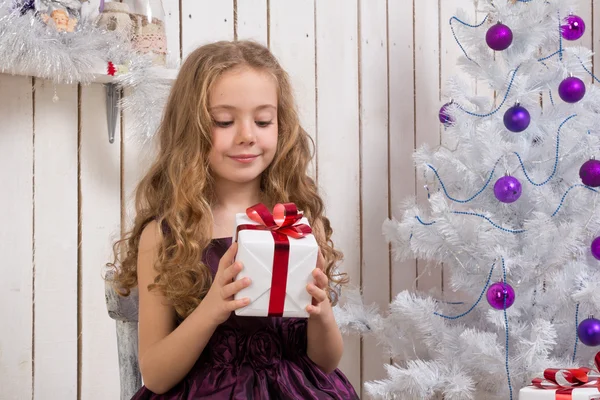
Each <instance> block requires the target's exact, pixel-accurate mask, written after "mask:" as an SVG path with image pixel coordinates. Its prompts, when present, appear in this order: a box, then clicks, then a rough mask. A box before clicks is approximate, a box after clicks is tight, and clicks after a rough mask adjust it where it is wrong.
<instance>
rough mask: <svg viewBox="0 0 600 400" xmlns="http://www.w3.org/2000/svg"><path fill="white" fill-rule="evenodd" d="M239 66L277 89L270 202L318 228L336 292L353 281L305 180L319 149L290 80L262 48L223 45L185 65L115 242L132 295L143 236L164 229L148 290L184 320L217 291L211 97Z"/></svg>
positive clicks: (265, 178)
mask: <svg viewBox="0 0 600 400" xmlns="http://www.w3.org/2000/svg"><path fill="white" fill-rule="evenodd" d="M236 67H249V68H253V69H256V70H259V71H266V72H268V73H270V74H271V75H272V76H273V77H274V78H275V79H276V81H277V85H278V115H277V120H278V126H279V139H278V143H277V151H276V154H275V158H274V159H273V162H272V163H271V164H270V165H269V167H268V168H267V169H266V170H265V171H264V172H263V173H262V177H261V197H262V199H264V203H265V204H267V205H270V206H272V205H274V204H275V203H281V202H293V203H296V205H297V206H298V209H300V210H303V211H304V215H305V216H306V217H307V218H308V220H309V221H310V223H311V225H312V226H313V229H314V233H315V238H316V239H317V242H318V244H319V246H320V248H321V251H322V253H323V256H324V258H325V261H326V267H325V273H326V275H327V277H328V278H329V280H330V283H331V286H333V287H336V286H337V287H339V286H341V285H343V284H345V283H347V277H346V275H345V274H342V273H337V272H336V264H337V263H338V261H340V260H341V259H342V253H341V252H339V251H338V250H336V249H334V246H333V243H332V241H331V234H332V229H331V226H330V223H329V220H328V219H327V218H326V217H325V216H324V215H323V209H324V207H323V200H322V199H321V197H320V196H319V194H318V191H317V187H316V185H315V183H314V181H313V180H312V179H311V178H310V177H309V176H308V175H307V173H306V171H307V167H308V164H309V162H310V160H311V158H312V152H311V145H312V147H313V148H314V143H313V142H312V140H311V138H310V136H309V135H308V134H307V133H306V131H305V130H304V129H303V128H302V127H301V126H300V122H299V118H298V113H297V111H296V105H295V102H294V97H293V94H292V87H291V84H290V79H289V77H288V75H287V73H286V72H285V71H284V70H283V68H281V66H280V65H279V63H278V62H277V59H276V58H275V57H274V56H273V54H271V52H270V51H269V50H268V49H267V48H266V47H264V46H262V45H260V44H258V43H254V42H251V41H233V42H228V41H222V42H216V43H212V44H208V45H205V46H202V47H200V48H198V49H197V50H195V51H194V52H193V53H191V54H190V55H189V56H188V57H187V59H186V61H185V63H184V64H183V65H182V66H181V69H180V71H179V75H178V77H177V80H176V81H175V83H174V85H173V88H172V90H171V93H170V96H169V99H168V102H167V104H166V107H165V112H164V115H163V118H162V122H161V124H160V127H159V129H158V133H157V135H158V140H159V151H158V157H157V159H156V160H155V161H154V163H153V164H152V166H151V167H150V170H149V171H148V173H147V174H146V175H145V176H144V178H143V179H142V180H141V181H140V183H139V185H138V186H137V189H136V200H135V212H136V217H135V221H134V224H133V228H132V229H131V231H129V232H128V233H126V234H125V235H124V236H123V237H122V238H121V240H119V241H117V242H116V243H115V245H114V255H115V260H114V263H112V264H109V265H110V266H112V267H114V269H115V271H116V275H115V278H114V286H115V288H116V289H117V291H118V292H119V293H120V294H121V295H123V296H128V295H129V294H130V292H131V289H133V288H135V287H136V286H137V284H138V282H137V268H136V267H137V258H138V246H139V242H140V236H141V234H142V231H143V230H144V228H145V227H146V225H147V224H148V223H149V222H151V221H153V220H156V221H157V223H158V225H159V226H160V227H163V229H160V237H161V245H160V248H159V258H158V261H157V263H156V265H155V266H154V267H155V269H156V271H157V273H158V275H157V277H156V279H155V281H154V283H153V284H151V285H150V286H149V287H148V289H149V290H159V291H161V292H162V293H163V294H164V295H165V296H166V298H167V299H168V300H169V302H170V304H171V305H172V306H173V307H174V308H175V311H176V312H177V315H178V317H179V318H180V319H184V318H186V317H187V316H188V315H189V314H190V313H191V312H192V311H193V310H194V309H195V308H196V307H197V306H198V304H199V303H200V301H201V300H202V299H203V298H204V296H205V295H206V293H207V292H208V290H209V288H210V285H211V284H212V275H211V272H210V269H209V268H208V266H207V265H205V264H204V263H203V262H202V252H203V250H204V249H205V248H206V247H207V246H208V245H209V243H210V241H211V238H212V226H213V217H212V212H211V206H212V205H213V204H214V202H215V201H216V199H215V196H214V193H215V191H214V180H213V178H212V176H211V171H210V168H209V163H208V154H209V152H210V149H211V130H212V128H213V124H214V121H213V119H212V117H211V115H210V113H209V111H208V108H209V92H210V89H211V88H212V86H213V85H214V83H215V82H216V81H217V79H218V78H219V77H220V76H221V75H222V74H223V73H224V72H225V71H228V70H231V69H232V68H236ZM164 228H168V229H164ZM115 265H118V268H117V267H115ZM331 286H330V289H329V298H330V300H331V301H332V303H333V304H335V303H336V301H337V291H336V290H334V289H333V287H331Z"/></svg>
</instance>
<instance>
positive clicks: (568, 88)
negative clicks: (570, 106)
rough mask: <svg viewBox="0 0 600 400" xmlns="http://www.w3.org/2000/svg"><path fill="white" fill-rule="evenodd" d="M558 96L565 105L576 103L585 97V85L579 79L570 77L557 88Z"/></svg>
mask: <svg viewBox="0 0 600 400" xmlns="http://www.w3.org/2000/svg"><path fill="white" fill-rule="evenodd" d="M558 95H559V96H560V98H561V99H563V101H565V102H567V103H577V102H578V101H579V100H581V99H583V96H585V83H583V81H582V80H581V79H579V78H576V77H574V76H570V77H568V78H566V79H565V80H563V81H562V82H561V83H560V85H559V86H558Z"/></svg>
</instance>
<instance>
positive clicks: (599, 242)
mask: <svg viewBox="0 0 600 400" xmlns="http://www.w3.org/2000/svg"><path fill="white" fill-rule="evenodd" d="M590 250H591V251H592V255H593V256H594V258H595V259H596V260H600V237H597V238H596V239H594V240H593V241H592V245H591V246H590Z"/></svg>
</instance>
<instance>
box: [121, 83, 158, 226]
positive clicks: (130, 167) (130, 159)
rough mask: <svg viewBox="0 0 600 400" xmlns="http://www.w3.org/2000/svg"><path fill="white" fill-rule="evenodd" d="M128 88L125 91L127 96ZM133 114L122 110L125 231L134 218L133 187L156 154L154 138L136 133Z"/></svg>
mask: <svg viewBox="0 0 600 400" xmlns="http://www.w3.org/2000/svg"><path fill="white" fill-rule="evenodd" d="M127 94H128V90H126V91H125V96H127ZM135 125H136V123H135V121H134V117H133V115H131V113H129V112H123V135H122V136H121V138H122V139H121V153H122V164H123V167H122V180H123V184H122V188H123V196H122V197H123V203H122V210H123V215H122V217H123V218H122V220H121V222H122V224H123V225H122V227H123V230H124V231H127V230H129V229H131V228H132V227H133V221H134V218H135V189H136V187H137V185H138V183H139V182H140V180H141V179H142V178H143V177H144V175H145V174H146V172H147V171H148V169H149V168H150V164H151V163H152V161H154V156H155V154H156V151H155V146H154V144H155V143H156V141H155V140H146V139H145V138H140V137H138V136H137V135H136V132H135V129H134V127H135Z"/></svg>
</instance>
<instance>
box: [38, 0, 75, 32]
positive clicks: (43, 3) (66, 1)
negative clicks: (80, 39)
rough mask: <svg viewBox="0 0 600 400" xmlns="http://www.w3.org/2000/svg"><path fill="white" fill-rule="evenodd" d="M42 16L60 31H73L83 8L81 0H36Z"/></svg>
mask: <svg viewBox="0 0 600 400" xmlns="http://www.w3.org/2000/svg"><path fill="white" fill-rule="evenodd" d="M34 4H35V10H36V11H37V12H38V13H39V16H40V18H41V19H42V21H44V22H45V23H46V24H48V25H49V26H53V27H54V28H55V29H56V30H57V31H58V32H73V31H75V26H77V21H78V19H79V12H80V10H81V2H80V0H35V3H34Z"/></svg>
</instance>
